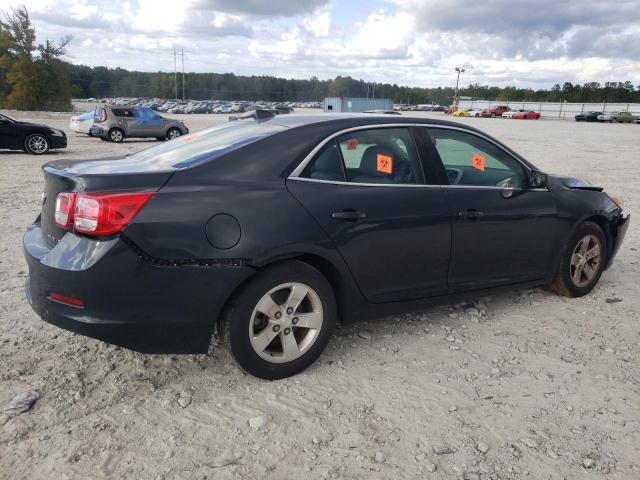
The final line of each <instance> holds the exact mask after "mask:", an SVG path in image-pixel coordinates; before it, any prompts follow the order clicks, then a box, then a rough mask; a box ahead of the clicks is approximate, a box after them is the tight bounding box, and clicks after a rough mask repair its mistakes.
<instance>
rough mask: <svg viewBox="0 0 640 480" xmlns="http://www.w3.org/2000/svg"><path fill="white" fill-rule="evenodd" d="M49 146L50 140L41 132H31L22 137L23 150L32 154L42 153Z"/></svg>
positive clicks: (46, 150)
mask: <svg viewBox="0 0 640 480" xmlns="http://www.w3.org/2000/svg"><path fill="white" fill-rule="evenodd" d="M49 148H51V142H50V141H49V139H48V138H47V136H46V135H44V134H42V133H32V134H31V135H28V136H27V138H25V139H24V151H25V152H27V153H30V154H32V155H43V154H45V153H47V152H48V151H49Z"/></svg>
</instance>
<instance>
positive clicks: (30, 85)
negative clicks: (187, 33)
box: [0, 7, 640, 111]
mask: <svg viewBox="0 0 640 480" xmlns="http://www.w3.org/2000/svg"><path fill="white" fill-rule="evenodd" d="M70 41H71V38H70V37H65V38H63V39H61V40H60V41H58V42H52V41H50V40H45V42H44V43H36V36H35V30H34V28H33V26H32V25H31V21H30V19H29V14H28V12H27V9H26V8H24V7H22V8H19V9H17V10H12V11H11V12H9V13H5V14H4V18H3V19H0V108H13V109H17V110H58V111H65V110H70V109H71V98H72V97H73V98H97V99H101V98H106V97H150V98H156V97H157V98H174V97H176V83H175V80H176V79H175V78H174V74H173V73H167V72H137V71H129V70H125V69H122V68H107V67H88V66H86V65H73V64H71V63H68V62H66V61H64V60H63V57H64V55H65V53H66V48H67V46H68V44H69V42H70ZM177 80H178V85H177V87H178V88H177V93H178V95H181V93H182V76H181V75H178V78H177ZM184 88H185V92H186V97H187V98H189V99H195V100H204V99H216V100H266V101H303V102H304V101H320V100H322V99H323V98H324V97H328V96H343V97H367V96H368V97H372V96H375V97H376V98H391V99H392V100H393V101H394V102H395V103H409V104H427V103H436V104H440V105H448V104H450V103H451V102H452V100H453V97H454V95H455V91H454V88H453V87H436V88H423V87H407V86H402V85H398V84H393V85H392V84H387V83H371V82H366V81H365V80H361V79H360V80H358V79H354V78H351V77H348V76H347V77H344V76H338V77H336V78H334V79H330V80H319V79H318V78H317V77H311V78H309V79H304V80H302V79H285V78H277V77H273V76H265V75H261V76H242V75H234V74H233V73H186V74H185V78H184ZM459 95H460V96H466V97H471V98H474V99H484V100H491V101H538V102H558V101H567V102H579V103H582V102H584V103H600V102H607V103H619V102H621V103H640V85H638V86H634V85H633V84H632V83H631V82H629V81H625V82H606V83H604V84H600V83H598V82H588V83H585V84H583V85H579V84H572V83H571V82H565V83H564V84H563V85H560V84H556V85H554V86H553V87H552V88H551V89H538V90H534V89H532V88H517V87H512V86H507V87H498V86H488V85H479V84H472V85H467V86H463V87H461V88H460V92H459Z"/></svg>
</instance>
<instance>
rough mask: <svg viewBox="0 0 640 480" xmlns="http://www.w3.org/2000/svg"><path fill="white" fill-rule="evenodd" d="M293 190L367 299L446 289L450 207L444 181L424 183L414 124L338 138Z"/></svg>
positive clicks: (292, 185)
mask: <svg viewBox="0 0 640 480" xmlns="http://www.w3.org/2000/svg"><path fill="white" fill-rule="evenodd" d="M287 187H288V188H289V190H290V191H291V193H292V194H293V195H294V196H295V197H296V198H297V199H298V200H299V201H300V202H301V203H302V205H303V206H304V207H305V208H306V209H307V211H309V213H310V214H311V215H313V217H314V218H315V219H316V221H317V222H318V224H319V225H320V226H321V227H322V228H323V229H324V231H325V232H326V234H327V236H328V237H329V238H330V239H331V240H332V241H333V242H334V244H335V246H336V248H337V249H338V250H339V252H340V254H341V255H342V257H343V258H344V259H345V262H346V263H347V265H348V266H349V269H350V270H351V272H352V273H353V275H354V278H355V280H356V282H357V284H358V286H359V288H360V290H361V292H362V293H363V295H364V297H365V298H366V299H367V300H368V301H370V302H373V303H382V302H392V301H398V300H410V299H418V298H425V297H429V296H433V295H438V294H443V293H445V292H446V291H447V270H448V263H449V254H450V247H451V226H450V217H449V209H448V206H447V204H446V202H445V198H444V196H443V193H442V189H441V188H440V186H438V185H427V184H426V183H425V178H424V174H423V169H422V166H421V162H420V158H419V156H418V153H417V151H416V147H415V145H414V142H413V138H412V133H411V131H410V129H409V128H397V127H394V128H377V129H372V128H369V129H364V130H357V131H353V132H350V133H346V134H344V135H341V136H338V137H337V138H335V139H332V140H330V141H329V142H327V143H326V145H324V147H323V148H322V149H321V150H320V151H319V152H318V154H317V155H316V156H315V157H314V158H313V159H312V161H311V162H310V163H309V164H308V165H307V166H306V167H305V169H304V171H303V172H302V173H301V174H300V175H299V176H298V177H292V178H289V179H288V181H287Z"/></svg>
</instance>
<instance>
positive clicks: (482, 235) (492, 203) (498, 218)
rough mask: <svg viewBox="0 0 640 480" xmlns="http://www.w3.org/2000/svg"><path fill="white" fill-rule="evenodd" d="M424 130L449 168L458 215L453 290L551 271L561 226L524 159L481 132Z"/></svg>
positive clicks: (449, 193)
mask: <svg viewBox="0 0 640 480" xmlns="http://www.w3.org/2000/svg"><path fill="white" fill-rule="evenodd" d="M421 130H422V132H423V133H424V134H425V135H427V136H428V139H430V140H431V141H432V144H431V145H430V148H431V149H432V152H433V153H432V154H433V156H434V157H436V158H437V159H438V160H439V166H440V167H441V168H443V169H444V173H445V178H444V179H443V183H445V185H443V191H444V193H445V198H446V201H447V203H448V205H449V207H450V209H451V215H452V251H451V262H450V268H449V279H448V280H449V286H450V287H451V290H452V291H454V292H455V291H465V290H474V289H478V288H485V287H492V286H496V285H503V284H513V283H519V282H526V281H532V280H538V279H542V278H548V277H549V276H550V275H552V274H553V271H554V267H555V259H556V257H557V251H558V249H559V248H560V244H559V237H558V233H557V232H559V231H562V229H561V228H558V227H559V221H560V220H559V218H558V211H557V208H556V202H555V199H554V196H553V194H552V193H551V192H550V191H548V190H547V189H541V188H540V189H533V188H529V175H528V173H527V169H526V168H525V166H524V165H523V164H522V162H520V161H519V160H518V159H517V158H515V157H514V156H512V155H511V154H510V153H509V152H507V151H506V150H504V149H502V148H501V147H500V146H498V145H497V144H496V143H494V142H492V141H490V140H489V139H487V138H485V137H483V136H481V135H480V134H476V133H474V132H470V131H462V130H458V129H451V128H435V127H429V128H424V129H421ZM434 147H435V148H434Z"/></svg>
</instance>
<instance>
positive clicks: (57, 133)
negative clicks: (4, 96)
mask: <svg viewBox="0 0 640 480" xmlns="http://www.w3.org/2000/svg"><path fill="white" fill-rule="evenodd" d="M58 148H67V135H66V134H65V133H64V132H63V131H62V130H58V129H57V128H51V127H47V126H46V125H40V124H38V123H29V122H21V121H20V120H16V119H15V118H11V117H10V116H8V115H4V114H2V113H0V149H7V150H24V151H25V152H27V153H32V154H34V155H42V154H43V153H47V152H48V151H49V150H51V149H58Z"/></svg>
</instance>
